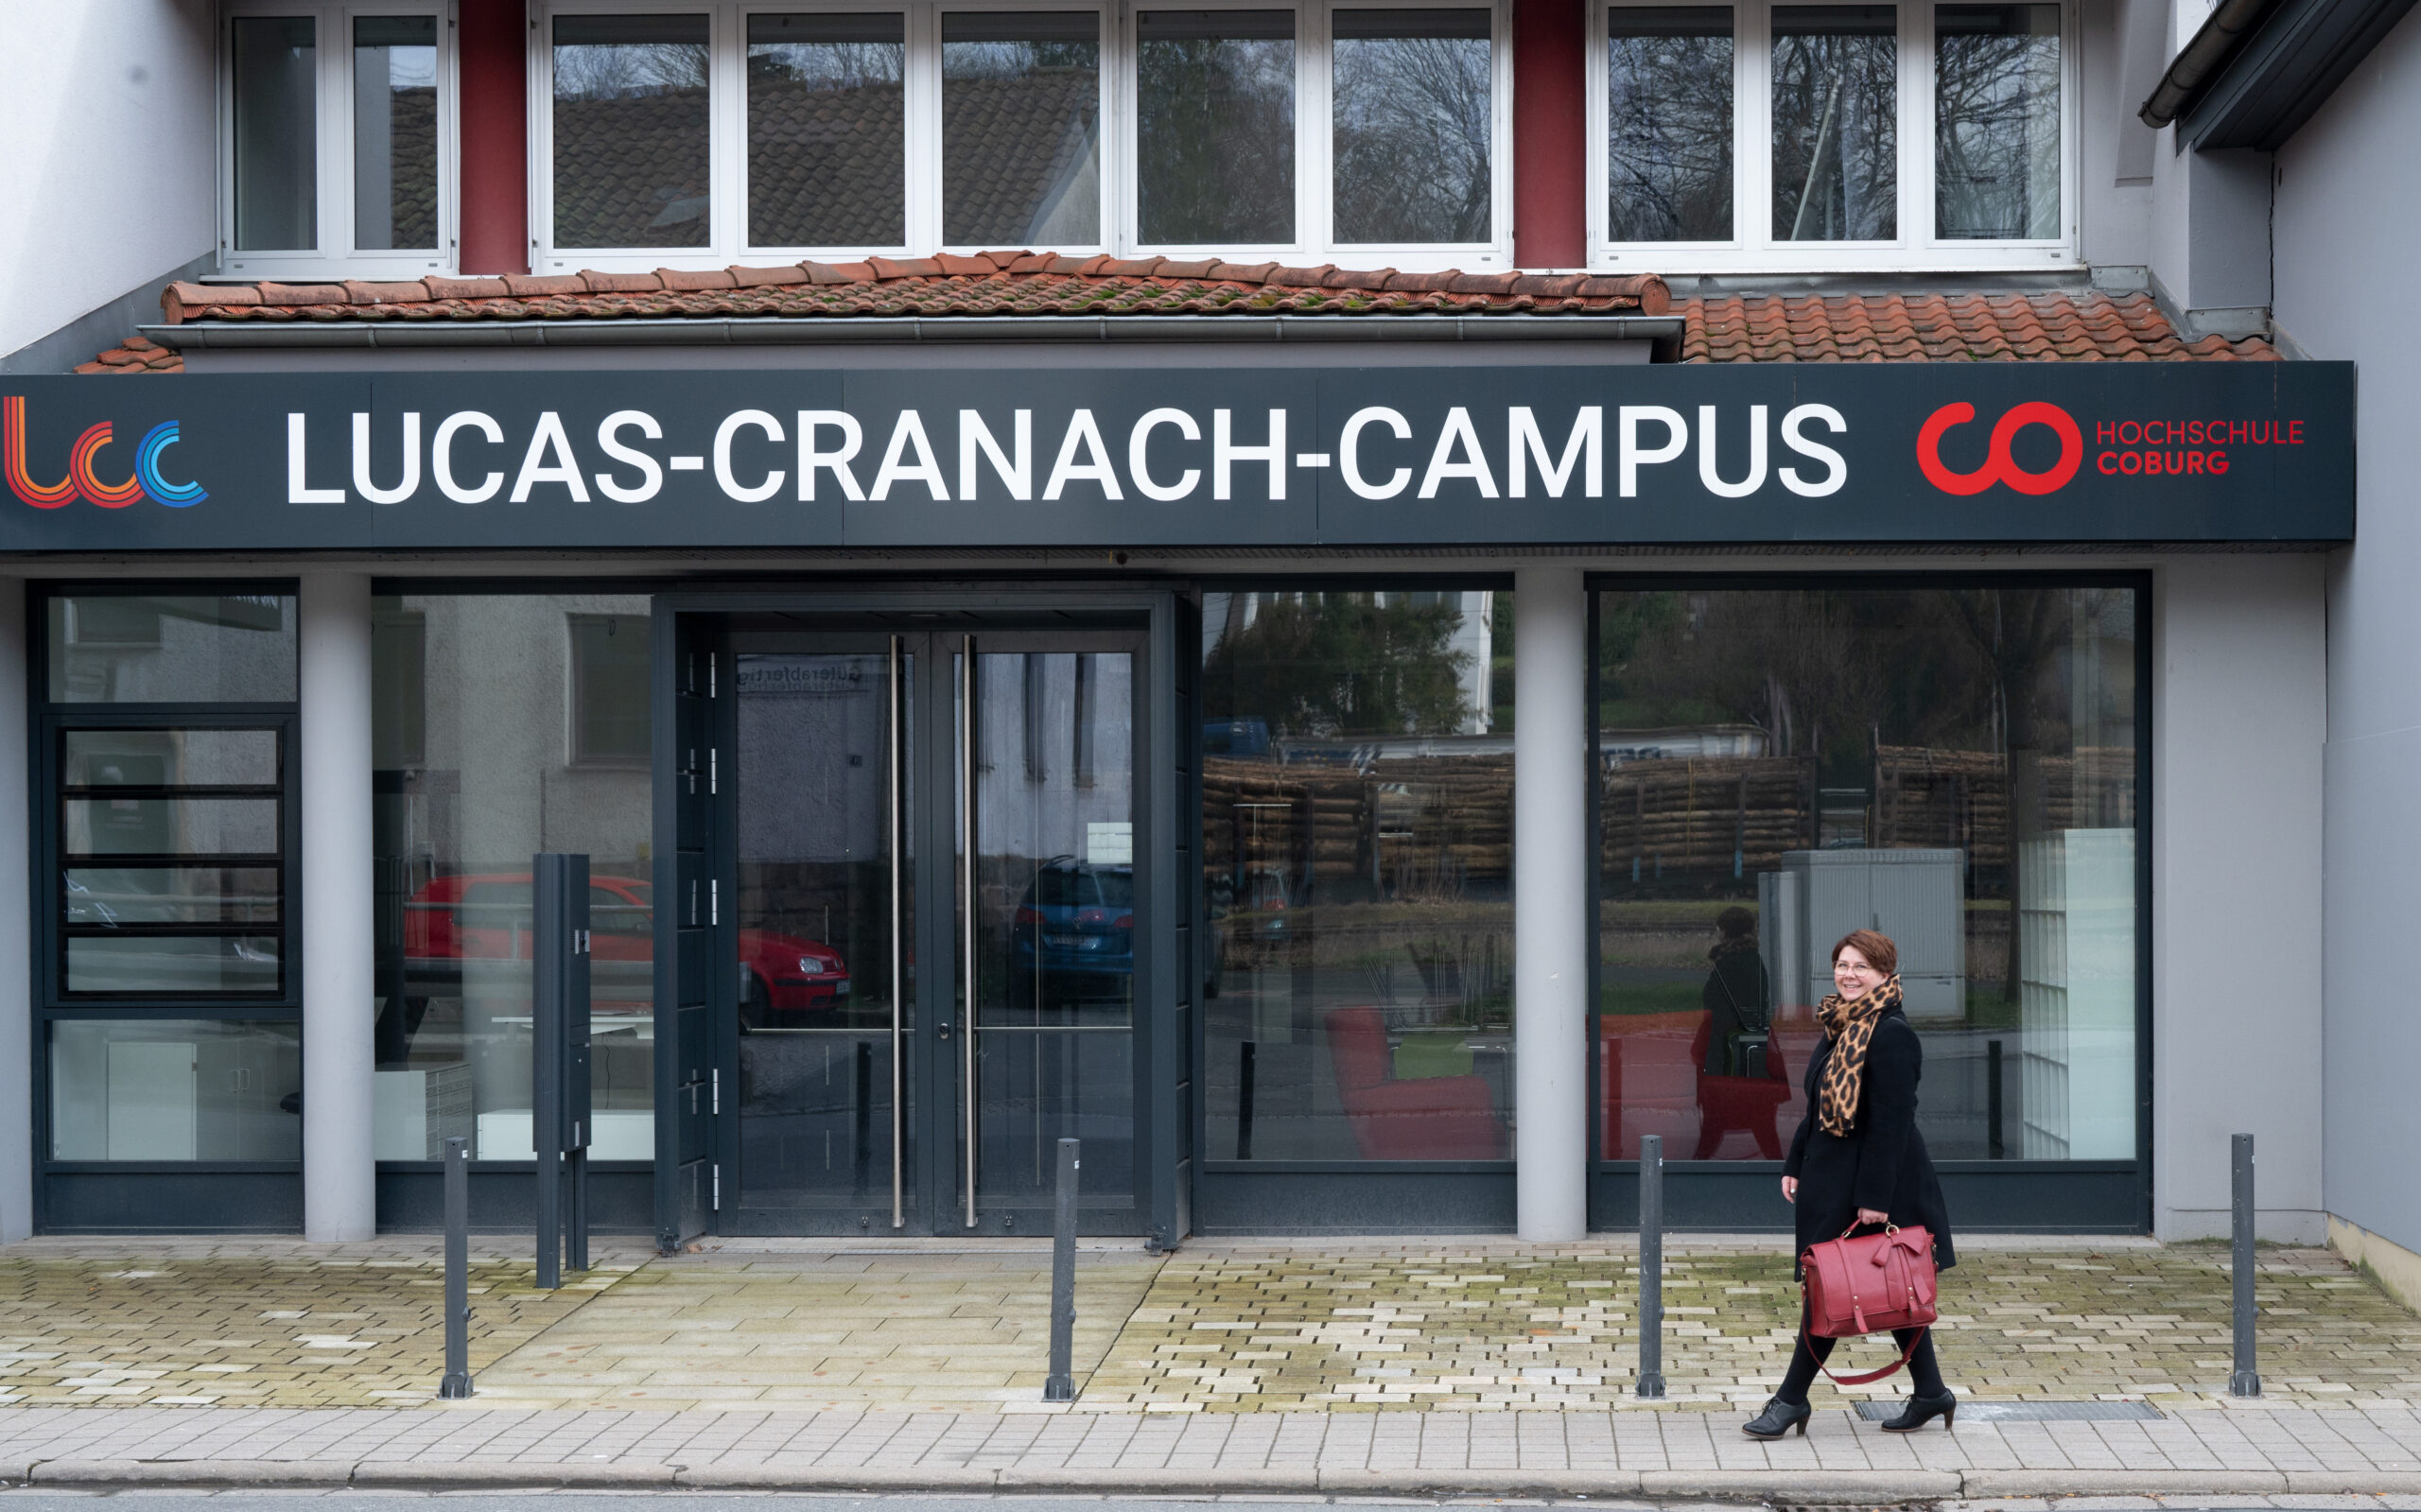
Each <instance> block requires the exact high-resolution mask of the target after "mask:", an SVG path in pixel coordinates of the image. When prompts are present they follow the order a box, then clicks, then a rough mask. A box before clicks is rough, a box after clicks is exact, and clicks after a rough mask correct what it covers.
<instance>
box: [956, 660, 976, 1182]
mask: <svg viewBox="0 0 2421 1512" xmlns="http://www.w3.org/2000/svg"><path fill="white" fill-rule="evenodd" d="M958 706H959V718H958V835H959V856H960V868H959V883H958V888H959V897H958V909H959V956H960V965H959V969H960V971H961V972H962V973H963V980H964V981H965V982H966V983H967V997H966V1015H967V1017H966V1018H965V1019H964V1020H963V1021H962V1022H963V1025H964V1029H965V1033H963V1034H960V1036H959V1042H958V1060H959V1098H960V1104H961V1106H962V1107H963V1108H964V1109H965V1112H964V1115H963V1118H964V1127H965V1128H966V1130H967V1158H966V1161H965V1167H966V1173H967V1212H966V1218H967V1227H969V1228H972V1227H974V1226H975V1177H976V1156H977V1152H978V1151H979V1150H980V1148H981V1147H982V1130H981V1128H980V1126H979V1120H980V1118H981V1113H980V1111H979V1109H978V1107H977V1105H976V1097H975V1092H976V1086H975V1069H976V1068H975V835H976V828H975V637H974V636H972V635H966V636H962V637H961V639H960V653H959V662H958Z"/></svg>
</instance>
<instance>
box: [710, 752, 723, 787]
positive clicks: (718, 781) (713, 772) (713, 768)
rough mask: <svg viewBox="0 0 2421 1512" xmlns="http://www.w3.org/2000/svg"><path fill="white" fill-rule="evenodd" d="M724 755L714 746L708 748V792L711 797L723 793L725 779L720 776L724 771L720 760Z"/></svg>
mask: <svg viewBox="0 0 2421 1512" xmlns="http://www.w3.org/2000/svg"><path fill="white" fill-rule="evenodd" d="M722 755H723V753H722V752H721V751H719V750H718V749H716V748H715V747H714V746H711V745H710V746H708V747H706V792H707V793H708V795H709V796H711V795H712V794H714V793H717V792H720V791H723V786H722V784H723V778H722V777H721V776H720V775H719V773H721V772H722V771H723V763H722V761H721V760H720V759H719V758H720V757H721V756H722Z"/></svg>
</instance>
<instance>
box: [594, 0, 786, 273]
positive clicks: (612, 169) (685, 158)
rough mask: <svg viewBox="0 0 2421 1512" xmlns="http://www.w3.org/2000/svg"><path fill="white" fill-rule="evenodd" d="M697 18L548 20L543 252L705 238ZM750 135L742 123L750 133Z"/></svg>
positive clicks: (707, 202)
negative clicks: (549, 206) (549, 202)
mask: <svg viewBox="0 0 2421 1512" xmlns="http://www.w3.org/2000/svg"><path fill="white" fill-rule="evenodd" d="M709 24H710V23H709V18H708V17H705V16H703V15H662V16H623V15H615V16H557V17H555V18H554V31H553V43H554V56H553V60H552V64H553V67H552V77H553V79H554V113H553V118H552V119H553V124H552V135H553V141H554V154H553V159H554V244H555V245H556V246H558V247H704V246H705V245H706V244H707V243H708V241H709V240H710V239H711V238H712V235H713V226H712V219H711V212H712V210H713V206H714V200H713V192H712V188H711V184H710V182H709V168H710V154H709V123H710V119H711V117H710V115H709V113H708V110H707V96H708V91H707V76H708V49H707V44H706V40H707V34H708V27H709ZM752 125H753V123H752Z"/></svg>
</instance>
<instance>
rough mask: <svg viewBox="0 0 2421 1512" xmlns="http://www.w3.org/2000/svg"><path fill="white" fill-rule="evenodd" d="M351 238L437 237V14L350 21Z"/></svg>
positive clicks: (388, 244) (420, 241)
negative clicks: (351, 47)
mask: <svg viewBox="0 0 2421 1512" xmlns="http://www.w3.org/2000/svg"><path fill="white" fill-rule="evenodd" d="M353 224H354V233H353V244H354V245H355V246H356V247H362V248H395V247H435V246H436V245H437V18H436V17H435V16H359V17H357V18H355V20H354V23H353Z"/></svg>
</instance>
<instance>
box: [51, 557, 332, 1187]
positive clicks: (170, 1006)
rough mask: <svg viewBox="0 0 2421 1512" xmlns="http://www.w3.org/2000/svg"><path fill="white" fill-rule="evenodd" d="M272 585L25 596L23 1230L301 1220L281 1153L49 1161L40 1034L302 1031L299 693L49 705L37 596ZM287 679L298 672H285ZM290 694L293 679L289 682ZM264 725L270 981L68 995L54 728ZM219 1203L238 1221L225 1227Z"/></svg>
mask: <svg viewBox="0 0 2421 1512" xmlns="http://www.w3.org/2000/svg"><path fill="white" fill-rule="evenodd" d="M185 594H192V595H201V596H210V597H225V596H228V595H231V594H263V595H269V594H274V595H277V596H280V597H285V598H289V599H291V598H296V597H297V596H298V588H297V585H296V583H295V582H294V581H293V580H291V579H223V580H222V579H183V578H179V579H161V580H157V581H152V580H141V581H138V582H129V581H127V580H122V579H121V580H114V581H110V580H102V581H90V580H79V579H62V580H61V581H59V582H49V583H43V584H40V585H38V586H37V587H36V588H35V590H34V591H32V592H30V593H28V594H27V595H26V642H25V644H26V648H27V653H26V738H27V749H26V773H27V775H28V777H29V778H30V780H29V781H28V782H27V784H26V794H25V801H26V806H27V810H28V812H27V820H28V826H27V833H28V835H29V836H30V841H31V843H29V844H28V845H27V846H26V866H27V871H28V877H27V897H28V900H29V902H30V904H31V907H32V909H33V917H32V918H31V919H30V920H29V921H28V924H29V927H30V930H31V935H30V938H31V939H32V940H33V942H34V949H33V951H32V959H31V960H30V961H28V962H27V963H26V970H27V973H28V976H29V978H30V982H29V985H30V988H31V991H32V994H33V999H32V1000H33V1012H32V1015H31V1020H32V1023H31V1037H30V1041H29V1043H28V1044H27V1046H26V1062H25V1065H26V1074H27V1075H28V1076H29V1077H30V1079H31V1081H32V1084H33V1085H32V1086H31V1087H30V1089H29V1090H30V1093H31V1095H30V1097H29V1098H28V1105H29V1108H30V1112H31V1117H32V1121H33V1128H32V1131H31V1133H32V1147H33V1156H34V1172H33V1174H34V1228H35V1231H36V1232H51V1231H62V1232H76V1231H100V1230H106V1231H124V1232H178V1231H191V1230H214V1231H222V1232H224V1231H260V1232H291V1231H293V1230H295V1229H298V1228H300V1227H301V1226H302V1215H303V1184H302V1172H303V1164H302V1161H301V1159H300V1158H297V1159H294V1160H55V1159H52V1158H51V1157H50V1155H49V1151H50V1148H51V1143H50V1113H51V1077H50V1033H51V1025H52V1024H54V1023H58V1022H61V1021H65V1022H104V1023H108V1022H125V1021H130V1020H154V1021H156V1020H162V1019H207V1020H216V1021H220V1022H235V1023H244V1022H262V1023H283V1024H292V1025H293V1026H294V1028H295V1035H296V1041H297V1044H298V1046H299V1044H300V1042H301V1036H302V1029H303V921H304V914H305V909H306V903H305V898H304V895H303V888H302V869H303V858H302V844H301V841H302V752H301V748H300V743H299V735H300V721H301V706H300V704H299V702H298V703H279V704H258V703H170V702H159V703H143V704H137V703H125V704H99V703H93V704H69V703H54V702H52V700H51V696H50V691H51V689H50V660H51V652H52V650H53V648H52V646H51V641H50V613H49V610H50V604H51V602H52V601H53V600H58V599H73V598H78V597H109V598H169V597H175V596H179V595H185ZM297 676H298V679H299V676H300V669H299V668H298V669H297ZM296 692H297V696H298V699H299V696H300V693H301V688H300V686H299V684H298V686H297V689H296ZM70 728H73V729H113V728H114V729H130V730H144V729H154V730H156V729H275V730H277V731H278V733H279V739H280V741H281V744H282V755H281V770H280V772H279V784H280V794H279V809H280V811H279V816H278V823H279V827H280V831H281V833H280V844H281V855H280V857H279V860H278V868H279V872H280V887H281V889H282V891H283V894H284V895H283V897H282V898H281V899H280V918H279V924H278V931H279V934H280V936H281V944H280V949H281V952H282V955H283V957H284V959H283V961H282V962H281V966H280V969H281V973H282V975H281V982H280V990H279V991H278V992H276V993H273V994H261V995H256V996H236V995H233V994H223V995H215V996H210V997H190V998H180V997H175V996H170V995H160V996H152V997H145V998H140V999H135V998H101V997H82V998H75V999H70V998H68V997H67V996H66V994H65V993H64V991H63V990H62V988H63V979H64V976H65V959H64V952H65V949H66V944H65V933H64V930H62V928H61V919H60V911H59V901H60V892H59V878H60V874H61V850H60V840H61V837H60V834H59V821H60V817H61V807H60V806H61V731H62V730H65V729H70ZM230 1213H240V1214H244V1215H246V1217H247V1218H248V1219H250V1220H251V1221H249V1222H236V1223H229V1222H227V1221H226V1217H227V1215H228V1214H230Z"/></svg>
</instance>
